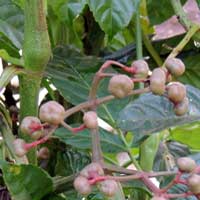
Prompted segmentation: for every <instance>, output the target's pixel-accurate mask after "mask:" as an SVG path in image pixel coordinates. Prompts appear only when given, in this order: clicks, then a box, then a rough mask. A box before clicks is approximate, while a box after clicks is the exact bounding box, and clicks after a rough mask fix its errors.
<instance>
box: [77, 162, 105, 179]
mask: <svg viewBox="0 0 200 200" xmlns="http://www.w3.org/2000/svg"><path fill="white" fill-rule="evenodd" d="M80 175H81V176H84V177H86V178H92V177H95V176H96V175H100V176H101V175H104V171H103V168H102V167H101V165H100V164H98V163H95V162H93V163H91V164H89V165H87V166H86V167H84V168H83V169H82V170H81V172H80Z"/></svg>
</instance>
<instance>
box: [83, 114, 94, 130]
mask: <svg viewBox="0 0 200 200" xmlns="http://www.w3.org/2000/svg"><path fill="white" fill-rule="evenodd" d="M83 122H84V125H85V126H86V127H87V128H89V129H95V128H97V127H98V121H97V114H96V112H94V111H88V112H86V113H84V116H83Z"/></svg>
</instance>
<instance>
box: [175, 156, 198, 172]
mask: <svg viewBox="0 0 200 200" xmlns="http://www.w3.org/2000/svg"><path fill="white" fill-rule="evenodd" d="M177 166H178V168H179V170H180V171H182V172H188V173H190V172H192V171H193V170H194V169H195V167H196V162H195V161H194V160H193V159H191V158H188V157H181V158H178V159H177Z"/></svg>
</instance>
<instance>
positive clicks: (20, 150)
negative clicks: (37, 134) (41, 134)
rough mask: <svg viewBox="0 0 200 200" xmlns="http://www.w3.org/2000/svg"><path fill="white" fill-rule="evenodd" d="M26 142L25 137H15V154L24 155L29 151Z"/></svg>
mask: <svg viewBox="0 0 200 200" xmlns="http://www.w3.org/2000/svg"><path fill="white" fill-rule="evenodd" d="M25 145H26V142H25V141H24V140H23V139H20V138H18V139H15V140H14V142H13V148H14V150H15V154H16V155H17V156H19V157H22V156H24V155H25V154H26V153H27V152H28V151H27V150H26V148H25Z"/></svg>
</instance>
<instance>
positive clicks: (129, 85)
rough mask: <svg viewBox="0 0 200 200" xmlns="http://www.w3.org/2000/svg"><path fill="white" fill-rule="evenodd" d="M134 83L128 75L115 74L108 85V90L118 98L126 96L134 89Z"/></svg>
mask: <svg viewBox="0 0 200 200" xmlns="http://www.w3.org/2000/svg"><path fill="white" fill-rule="evenodd" d="M133 87H134V83H133V81H132V80H131V78H129V77H128V76H127V75H123V74H120V75H115V76H113V77H112V78H111V79H110V81H109V85H108V91H109V92H110V93H111V94H112V95H113V96H115V97H116V98H119V99H121V98H124V97H126V96H127V95H128V94H129V93H130V92H131V91H132V89H133Z"/></svg>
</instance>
